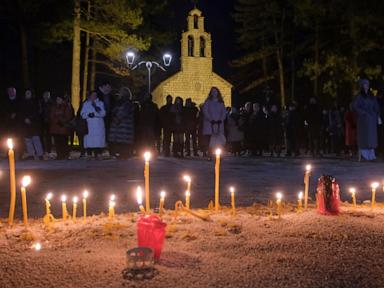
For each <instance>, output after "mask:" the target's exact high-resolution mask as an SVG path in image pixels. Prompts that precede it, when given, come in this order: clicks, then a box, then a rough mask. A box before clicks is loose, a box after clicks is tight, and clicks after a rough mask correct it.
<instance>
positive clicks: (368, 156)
mask: <svg viewBox="0 0 384 288" xmlns="http://www.w3.org/2000/svg"><path fill="white" fill-rule="evenodd" d="M359 84H360V93H359V95H357V97H356V99H355V101H354V103H353V108H354V111H356V114H357V146H358V148H359V160H360V159H361V157H363V158H364V159H365V160H368V161H371V160H375V159H376V155H375V148H376V147H377V124H378V117H379V112H380V111H379V105H378V104H377V100H376V99H375V97H374V96H373V95H372V94H371V92H370V91H369V81H368V80H367V79H362V80H360V81H359Z"/></svg>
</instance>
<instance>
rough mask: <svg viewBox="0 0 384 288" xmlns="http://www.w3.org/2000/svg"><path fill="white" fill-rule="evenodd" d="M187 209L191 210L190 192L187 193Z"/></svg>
mask: <svg viewBox="0 0 384 288" xmlns="http://www.w3.org/2000/svg"><path fill="white" fill-rule="evenodd" d="M185 207H186V208H187V209H190V208H191V192H189V190H187V191H185Z"/></svg>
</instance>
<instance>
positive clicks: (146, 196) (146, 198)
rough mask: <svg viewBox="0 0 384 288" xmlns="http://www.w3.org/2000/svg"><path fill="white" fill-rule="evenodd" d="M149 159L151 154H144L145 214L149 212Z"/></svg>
mask: <svg viewBox="0 0 384 288" xmlns="http://www.w3.org/2000/svg"><path fill="white" fill-rule="evenodd" d="M150 159H151V152H148V151H147V152H145V153H144V160H145V166H144V179H145V187H144V188H145V210H146V211H147V213H149V212H150V209H151V207H150V198H149V160H150Z"/></svg>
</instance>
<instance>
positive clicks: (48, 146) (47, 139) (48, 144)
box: [41, 125, 52, 153]
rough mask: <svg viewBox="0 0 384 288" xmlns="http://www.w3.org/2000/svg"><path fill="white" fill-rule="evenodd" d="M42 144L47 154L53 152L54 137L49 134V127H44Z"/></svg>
mask: <svg viewBox="0 0 384 288" xmlns="http://www.w3.org/2000/svg"><path fill="white" fill-rule="evenodd" d="M41 140H42V144H43V149H44V151H45V152H48V153H51V151H52V135H51V133H49V126H48V125H44V127H43V131H42V139H41Z"/></svg>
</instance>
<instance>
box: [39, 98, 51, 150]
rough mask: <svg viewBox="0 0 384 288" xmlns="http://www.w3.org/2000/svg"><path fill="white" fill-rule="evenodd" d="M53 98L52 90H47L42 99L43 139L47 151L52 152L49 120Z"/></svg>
mask: <svg viewBox="0 0 384 288" xmlns="http://www.w3.org/2000/svg"><path fill="white" fill-rule="evenodd" d="M51 107H52V99H51V92H49V91H45V92H44V93H43V97H42V99H41V101H40V111H41V123H42V125H41V140H42V144H43V149H44V151H45V153H51V150H52V135H51V134H50V133H49V120H50V118H49V117H50V115H51Z"/></svg>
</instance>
